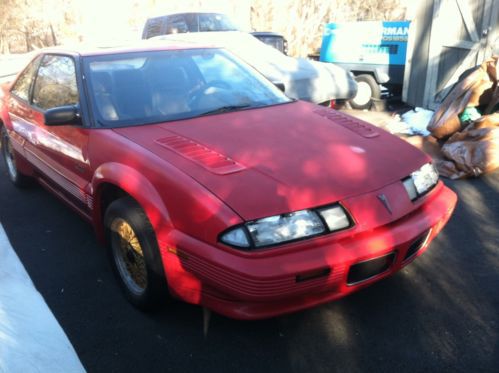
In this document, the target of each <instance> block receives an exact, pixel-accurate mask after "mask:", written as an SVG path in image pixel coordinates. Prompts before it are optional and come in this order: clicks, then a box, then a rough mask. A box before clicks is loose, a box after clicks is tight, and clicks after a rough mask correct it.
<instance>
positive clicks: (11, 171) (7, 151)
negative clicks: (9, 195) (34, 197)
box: [0, 127, 30, 187]
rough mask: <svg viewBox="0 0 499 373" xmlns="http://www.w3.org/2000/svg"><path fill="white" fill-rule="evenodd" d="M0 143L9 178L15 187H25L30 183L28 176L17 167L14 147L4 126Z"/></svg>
mask: <svg viewBox="0 0 499 373" xmlns="http://www.w3.org/2000/svg"><path fill="white" fill-rule="evenodd" d="M0 135H1V137H2V138H1V144H2V155H3V160H4V163H5V167H6V168H7V174H8V175H9V179H10V181H11V182H12V184H14V185H15V186H17V187H25V186H27V185H29V184H30V177H29V176H26V175H23V174H22V173H21V172H19V170H18V169H17V163H16V155H15V153H14V149H13V148H12V143H11V142H10V138H9V134H8V133H7V130H6V129H5V127H2V130H1V133H0Z"/></svg>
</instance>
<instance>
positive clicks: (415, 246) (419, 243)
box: [404, 231, 430, 261]
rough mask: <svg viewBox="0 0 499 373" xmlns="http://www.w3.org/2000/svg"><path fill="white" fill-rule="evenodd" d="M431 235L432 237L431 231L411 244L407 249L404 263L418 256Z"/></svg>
mask: <svg viewBox="0 0 499 373" xmlns="http://www.w3.org/2000/svg"><path fill="white" fill-rule="evenodd" d="M429 235H430V231H426V232H425V233H423V234H422V235H421V236H419V237H418V238H416V239H415V240H414V241H413V243H411V245H410V246H409V248H408V249H407V253H406V254H405V257H404V261H406V260H407V259H410V258H412V257H413V256H414V255H416V253H417V252H418V251H419V250H421V248H422V247H423V246H424V244H425V243H426V239H427V238H428V236H429Z"/></svg>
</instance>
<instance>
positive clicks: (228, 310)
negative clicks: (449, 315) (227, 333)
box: [160, 183, 457, 319]
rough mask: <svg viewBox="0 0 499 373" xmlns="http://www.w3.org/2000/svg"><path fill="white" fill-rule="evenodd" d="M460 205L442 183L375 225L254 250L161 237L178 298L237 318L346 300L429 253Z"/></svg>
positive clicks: (184, 237)
mask: <svg viewBox="0 0 499 373" xmlns="http://www.w3.org/2000/svg"><path fill="white" fill-rule="evenodd" d="M456 202H457V197H456V195H455V193H454V192H452V191H451V190H450V189H448V188H447V187H445V186H444V185H443V184H442V183H439V185H438V186H437V187H436V188H435V189H434V190H433V191H432V192H431V193H430V194H429V195H428V196H426V197H425V200H424V202H423V203H421V204H420V206H418V208H417V209H415V210H413V211H412V212H410V213H409V214H406V215H405V216H403V217H402V218H400V219H397V220H395V221H392V222H390V223H387V224H384V225H381V226H378V227H377V228H375V229H365V230H362V227H357V229H356V230H354V231H345V232H343V233H342V234H336V235H330V236H323V237H319V238H316V239H311V240H307V241H302V242H298V243H293V244H288V245H286V247H285V248H283V249H269V250H264V251H261V252H256V253H251V254H246V253H239V252H234V250H223V249H221V248H218V247H214V246H211V245H208V244H206V243H203V242H200V241H198V240H196V239H194V238H192V237H190V236H187V235H185V234H183V233H181V232H179V231H173V232H171V234H170V235H169V237H168V242H163V243H162V242H160V249H161V255H162V258H163V264H164V267H165V269H166V271H165V272H166V275H167V280H168V284H169V287H170V291H171V292H172V294H173V295H175V296H176V297H178V298H181V299H183V300H185V301H187V302H189V303H193V304H200V305H203V306H206V307H208V308H209V309H212V310H213V311H215V312H217V313H220V314H223V315H226V316H229V317H232V318H236V319H262V318H269V317H273V316H277V315H281V314H285V313H290V312H294V311H298V310H301V309H305V308H309V307H313V306H316V305H318V304H322V303H326V302H329V301H332V300H335V299H338V298H341V297H343V296H345V295H348V294H350V293H352V292H354V291H357V290H360V289H362V288H364V287H366V286H368V285H370V284H372V283H373V282H376V281H378V280H380V279H382V278H385V277H387V276H390V275H391V274H393V273H395V272H396V271H398V270H399V269H401V268H402V267H404V266H405V265H407V264H409V263H410V262H411V261H412V260H414V259H415V258H416V257H418V256H419V255H421V254H422V253H423V252H424V251H425V250H426V248H427V247H428V244H429V243H430V242H431V240H432V239H433V238H434V237H435V236H436V235H437V234H438V233H439V232H440V231H441V229H442V228H443V226H444V225H445V224H446V222H447V221H448V219H449V218H450V216H451V214H452V212H453V210H454V207H455V205H456ZM382 257H385V258H386V260H385V259H379V260H377V261H372V260H374V259H377V258H382ZM380 261H381V263H379V264H380V265H378V266H376V265H374V269H373V268H372V267H373V266H372V265H371V264H376V263H378V262H380ZM364 262H366V263H367V265H365V266H364V264H362V265H359V263H364ZM354 272H355V273H354Z"/></svg>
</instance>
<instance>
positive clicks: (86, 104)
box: [0, 44, 457, 319]
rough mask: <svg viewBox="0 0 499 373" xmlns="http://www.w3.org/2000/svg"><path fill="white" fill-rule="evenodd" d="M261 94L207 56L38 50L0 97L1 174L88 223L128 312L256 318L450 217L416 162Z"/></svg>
mask: <svg viewBox="0 0 499 373" xmlns="http://www.w3.org/2000/svg"><path fill="white" fill-rule="evenodd" d="M276 86H280V87H281V88H282V85H279V84H276V85H274V84H272V83H271V82H269V81H268V80H266V79H265V78H264V77H263V76H262V75H260V74H259V73H258V72H256V71H255V70H254V69H253V68H252V67H250V66H249V65H247V64H246V63H244V62H242V61H241V60H239V59H237V58H235V57H234V56H233V55H231V54H230V53H228V52H227V51H225V50H223V49H217V48H211V47H200V46H193V45H169V46H165V45H163V46H157V45H153V44H143V45H142V46H139V47H135V48H110V49H95V50H43V51H41V52H40V54H39V55H38V56H36V57H35V58H34V59H33V60H32V61H31V62H30V63H29V64H28V66H27V67H26V68H25V69H24V70H23V71H22V72H21V73H20V74H19V76H18V77H17V78H16V80H15V81H14V82H13V83H12V84H10V85H9V86H8V87H4V88H5V89H4V91H3V95H2V98H1V103H0V110H1V111H0V128H1V139H2V153H3V157H4V159H5V164H6V169H7V172H8V176H9V178H10V179H11V180H12V182H13V183H14V184H15V185H16V186H24V185H26V184H27V183H29V182H30V181H31V180H37V181H38V182H39V183H40V184H41V185H43V186H44V187H45V188H47V189H49V190H50V191H52V192H53V193H55V194H56V195H57V196H58V197H59V198H60V199H61V200H63V201H64V202H66V203H67V204H68V205H69V206H71V207H72V208H73V209H74V210H76V211H77V212H78V213H79V214H80V215H81V216H82V217H83V218H85V219H86V220H88V221H89V222H91V223H92V224H93V226H94V227H95V230H96V232H97V235H98V237H99V238H100V240H101V241H102V242H103V243H105V244H106V245H107V247H108V248H109V254H110V258H111V262H112V265H113V268H114V270H115V272H116V274H117V278H118V280H119V282H120V284H121V287H122V288H123V290H124V293H125V294H126V296H127V298H128V299H129V300H130V301H131V303H133V304H134V305H136V306H138V307H140V308H150V307H153V306H156V305H157V304H158V303H160V302H161V301H162V300H164V299H165V298H167V291H166V290H167V289H168V290H169V292H170V294H171V295H173V296H174V297H177V298H180V299H182V300H184V301H186V302H189V303H193V304H200V305H203V306H206V307H208V308H209V309H212V310H214V311H216V312H218V313H221V314H223V315H227V316H230V317H234V318H240V319H258V318H267V317H272V316H276V315H280V314H284V313H288V312H293V311H297V310H300V309H304V308H308V307H312V306H315V305H318V304H321V303H325V302H329V301H331V300H334V299H337V298H339V297H342V296H345V295H347V294H349V293H352V292H354V291H356V290H359V289H361V288H363V287H366V286H367V285H370V284H372V283H373V282H375V281H378V280H380V279H382V278H385V277H387V276H389V275H391V274H393V273H394V272H396V271H398V270H399V269H400V268H402V267H404V266H405V265H407V264H409V263H410V262H411V261H412V260H414V258H416V257H417V256H419V255H421V254H422V253H423V252H424V251H425V249H426V248H427V247H428V244H429V243H430V241H431V240H432V239H433V238H434V237H435V236H436V235H437V234H438V232H440V230H441V229H442V228H443V226H444V225H445V223H446V222H447V220H448V219H449V217H450V216H451V214H452V211H453V209H454V206H455V204H456V201H457V198H456V195H455V194H454V193H453V192H452V191H451V190H449V189H448V188H447V187H445V186H444V185H443V183H442V182H440V181H439V180H438V174H437V172H436V171H435V169H434V167H433V166H432V164H431V159H430V158H428V157H427V156H426V155H425V154H423V153H422V152H420V151H419V150H417V149H416V148H414V147H412V146H411V145H408V144H407V143H406V142H404V141H402V140H400V139H398V138H396V137H394V136H392V135H390V134H389V133H387V132H385V131H383V130H381V129H378V128H376V127H373V126H372V125H370V124H368V123H365V122H362V121H359V120H356V119H353V118H351V117H349V116H348V115H345V114H343V113H340V112H337V111H334V110H332V109H328V108H325V107H320V106H316V105H313V104H310V103H305V102H300V101H295V100H291V99H289V98H288V97H286V96H285V95H284V94H283V93H282V92H281V90H279V89H278V88H277V87H276ZM68 250H70V248H68Z"/></svg>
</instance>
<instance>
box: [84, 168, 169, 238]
mask: <svg viewBox="0 0 499 373" xmlns="http://www.w3.org/2000/svg"><path fill="white" fill-rule="evenodd" d="M106 183H108V184H112V185H115V186H117V187H119V188H120V189H122V190H123V191H125V192H126V193H128V194H129V195H130V196H131V197H132V198H134V199H135V200H136V201H137V202H138V203H139V204H140V205H141V206H142V208H143V209H144V211H145V213H146V215H147V217H148V218H149V221H150V222H151V224H152V226H153V228H154V230H155V231H156V232H168V231H170V229H171V228H172V224H171V219H170V216H169V214H168V210H167V208H166V206H165V204H164V202H163V200H162V198H161V196H160V194H159V193H158V191H157V190H156V188H155V187H154V186H153V185H152V184H151V182H150V181H149V180H148V179H147V178H146V177H145V176H144V175H142V174H141V173H140V172H138V171H137V170H136V169H134V168H132V167H130V166H127V165H124V164H121V163H117V162H109V163H105V164H102V165H101V166H99V168H97V169H96V170H95V173H94V176H93V178H92V182H91V191H90V193H91V195H92V196H93V197H94V209H93V221H94V225H95V228H96V232H97V235H98V236H99V238H100V239H101V240H103V238H104V230H103V221H102V218H103V212H104V211H102V205H101V203H100V200H101V196H102V190H103V188H102V186H103V185H104V184H106ZM158 239H161V238H160V237H158Z"/></svg>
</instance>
